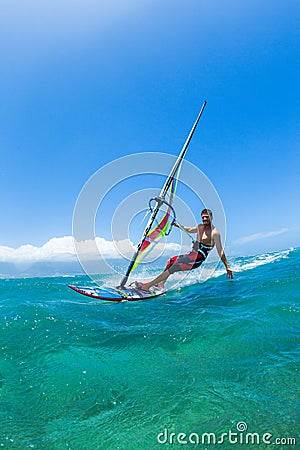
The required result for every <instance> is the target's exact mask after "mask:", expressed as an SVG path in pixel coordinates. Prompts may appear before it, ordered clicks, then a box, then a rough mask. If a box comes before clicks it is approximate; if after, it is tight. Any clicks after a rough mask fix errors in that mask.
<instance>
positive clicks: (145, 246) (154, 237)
mask: <svg viewBox="0 0 300 450" xmlns="http://www.w3.org/2000/svg"><path fill="white" fill-rule="evenodd" d="M180 168H181V165H180V166H179V168H178V171H177V173H176V176H174V177H173V179H172V182H171V184H170V187H169V190H168V192H167V193H166V195H165V199H164V200H165V201H164V202H163V203H164V204H165V205H166V206H167V210H166V211H164V214H163V216H162V217H161V218H160V219H159V220H158V221H156V220H154V222H153V226H152V228H151V229H150V231H149V232H148V233H147V234H146V237H145V240H144V242H143V243H142V245H141V246H140V249H139V252H138V254H137V257H136V260H135V262H134V264H133V266H132V270H131V271H133V270H134V269H135V268H136V267H137V266H138V265H139V263H140V262H141V260H142V258H143V257H144V256H145V254H146V253H148V252H149V251H150V250H151V248H152V247H154V246H155V245H156V244H157V243H158V242H159V241H160V239H161V238H162V237H163V236H166V235H167V234H169V232H170V230H171V227H172V222H173V221H175V219H176V216H175V211H174V209H173V200H174V196H175V192H176V187H177V182H178V176H179V172H180ZM157 198H158V199H161V197H157ZM153 200H154V199H153ZM151 225H152V224H151ZM146 228H147V227H146Z"/></svg>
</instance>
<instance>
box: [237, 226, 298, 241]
mask: <svg viewBox="0 0 300 450" xmlns="http://www.w3.org/2000/svg"><path fill="white" fill-rule="evenodd" d="M288 231H289V230H288V228H282V229H281V230H276V231H267V232H264V233H254V234H250V235H249V236H245V237H242V238H240V239H237V240H236V241H235V242H234V244H247V243H248V242H253V241H258V240H261V239H267V238H270V237H274V236H278V235H280V234H284V233H287V232H288Z"/></svg>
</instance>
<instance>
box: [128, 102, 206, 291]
mask: <svg viewBox="0 0 300 450" xmlns="http://www.w3.org/2000/svg"><path fill="white" fill-rule="evenodd" d="M206 103H207V102H206V101H204V102H203V105H202V107H201V110H200V112H199V114H198V117H197V119H196V120H195V123H194V125H193V127H192V129H191V131H190V133H189V135H188V137H187V139H186V141H185V143H184V145H183V147H182V149H181V151H180V153H179V155H178V158H177V159H176V161H175V164H174V166H173V168H172V170H171V172H170V174H169V176H168V178H167V179H166V181H165V183H164V185H163V187H162V189H161V191H160V194H159V197H157V198H156V205H155V208H154V209H153V211H152V214H151V216H150V218H149V220H148V224H147V226H146V228H145V230H144V233H143V236H142V238H141V240H140V243H139V245H138V246H137V250H136V252H135V253H134V255H133V257H132V259H131V261H130V263H129V266H128V268H127V271H126V274H125V275H124V277H123V279H122V281H121V283H120V286H119V287H121V288H124V286H125V284H126V283H127V280H128V277H129V275H130V272H131V270H132V268H133V266H134V263H135V261H136V258H137V257H138V254H139V251H140V249H141V247H142V245H143V243H144V241H145V239H146V237H147V234H148V233H149V231H150V230H151V227H152V224H153V222H154V220H155V217H156V216H157V213H158V211H159V208H160V207H161V205H162V200H164V199H165V196H166V194H167V192H168V189H169V187H170V185H171V183H172V181H173V178H174V176H175V175H176V172H177V171H178V169H179V167H180V165H181V163H182V160H183V158H184V156H185V154H186V151H187V149H188V146H189V143H190V142H191V139H192V137H193V134H194V132H195V129H196V127H197V125H198V122H199V120H200V118H201V116H202V113H203V111H204V108H205V106H206Z"/></svg>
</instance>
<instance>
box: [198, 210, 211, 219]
mask: <svg viewBox="0 0 300 450" xmlns="http://www.w3.org/2000/svg"><path fill="white" fill-rule="evenodd" d="M202 214H209V215H210V217H211V218H212V217H213V213H212V210H211V209H207V208H205V209H202V211H201V216H202Z"/></svg>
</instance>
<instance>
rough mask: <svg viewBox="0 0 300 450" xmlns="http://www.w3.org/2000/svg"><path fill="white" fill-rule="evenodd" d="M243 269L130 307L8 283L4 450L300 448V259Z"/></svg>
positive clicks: (289, 253) (42, 284) (54, 285)
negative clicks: (232, 275) (233, 274)
mask: <svg viewBox="0 0 300 450" xmlns="http://www.w3.org/2000/svg"><path fill="white" fill-rule="evenodd" d="M232 266H233V267H234V268H235V269H236V273H235V279H234V280H233V281H230V280H227V279H226V276H225V275H224V274H219V275H218V276H214V277H213V278H211V279H209V280H208V281H206V282H205V283H196V282H195V283H190V284H189V285H186V286H184V287H182V288H181V289H180V290H176V291H173V292H169V293H167V294H166V295H164V296H162V297H158V298H156V299H152V300H150V301H145V302H133V303H132V302H125V303H119V304H114V303H106V302H101V301H96V300H93V299H90V298H88V297H83V296H80V295H79V294H77V293H75V292H73V291H71V290H70V289H69V288H68V287H67V285H68V284H69V283H71V284H81V285H82V284H88V278H87V277H84V276H78V277H66V276H63V277H49V278H22V279H20V278H18V279H1V280H0V290H1V301H0V314H1V322H0V327H1V330H0V339H1V342H0V348H1V359H0V402H1V407H0V446H1V447H3V448H9V449H29V448H34V449H47V450H56V449H57V450H66V449H72V450H85V449H86V450H96V449H122V450H131V449H133V450H136V449H159V448H207V449H209V448H219V449H231V448H232V449H246V448H251V449H256V448H257V449H260V448H276V449H277V448H278V449H287V448H300V438H299V412H300V409H299V388H300V378H299V360H300V357H299V323H300V322H299V320H300V308H299V288H300V249H294V250H286V251H281V252H276V253H269V254H264V255H257V256H252V257H247V258H236V259H234V260H232ZM220 268H221V266H220ZM205 433H210V435H206V434H205ZM222 433H224V434H222ZM225 433H226V434H225ZM247 433H248V438H247ZM270 435H271V436H270ZM246 438H247V439H246ZM202 439H203V441H202ZM214 439H215V445H214ZM251 439H252V441H251ZM263 439H264V441H263ZM288 439H293V440H288ZM246 440H247V442H246Z"/></svg>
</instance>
